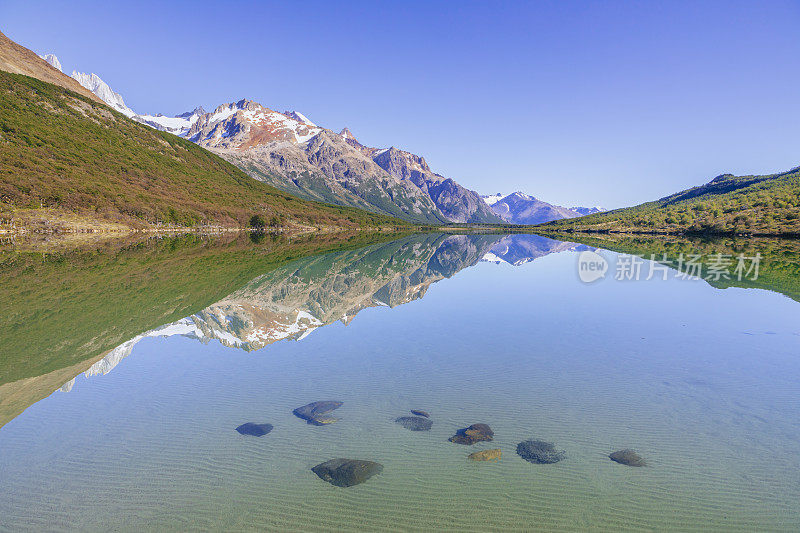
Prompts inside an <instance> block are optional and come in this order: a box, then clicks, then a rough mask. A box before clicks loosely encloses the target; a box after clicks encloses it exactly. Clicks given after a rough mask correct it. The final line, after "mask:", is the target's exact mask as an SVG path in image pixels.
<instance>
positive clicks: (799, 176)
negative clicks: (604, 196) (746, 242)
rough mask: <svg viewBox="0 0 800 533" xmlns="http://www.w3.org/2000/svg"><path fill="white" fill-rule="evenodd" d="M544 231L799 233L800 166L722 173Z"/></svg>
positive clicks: (553, 226)
mask: <svg viewBox="0 0 800 533" xmlns="http://www.w3.org/2000/svg"><path fill="white" fill-rule="evenodd" d="M544 227H546V228H552V229H553V230H558V231H589V232H598V231H599V232H624V233H667V234H687V233H695V234H728V235H734V234H743V235H800V167H798V168H795V169H792V170H790V171H788V172H783V173H780V174H772V175H768V176H733V175H731V174H723V175H721V176H717V177H716V178H714V179H713V180H712V181H711V182H709V183H707V184H706V185H702V186H700V187H693V188H691V189H688V190H686V191H682V192H679V193H677V194H673V195H671V196H667V197H665V198H662V199H660V200H657V201H655V202H648V203H645V204H641V205H638V206H635V207H629V208H625V209H616V210H614V211H608V212H605V213H598V214H594V215H589V216H585V217H581V218H576V219H566V220H557V221H555V222H551V223H549V224H547V225H545V226H544Z"/></svg>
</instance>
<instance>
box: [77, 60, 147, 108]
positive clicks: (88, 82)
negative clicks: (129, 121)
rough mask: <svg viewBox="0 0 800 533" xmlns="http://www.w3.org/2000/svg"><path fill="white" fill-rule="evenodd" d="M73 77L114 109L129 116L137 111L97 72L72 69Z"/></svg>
mask: <svg viewBox="0 0 800 533" xmlns="http://www.w3.org/2000/svg"><path fill="white" fill-rule="evenodd" d="M72 78H73V79H75V80H76V81H77V82H78V83H80V84H81V85H83V86H84V87H86V88H87V89H89V90H90V91H92V92H93V93H94V94H96V95H97V96H98V97H99V98H100V99H101V100H102V101H104V102H105V103H107V104H108V105H109V106H111V107H112V108H113V109H116V110H117V111H119V112H120V113H122V114H123V115H125V116H127V117H133V116H134V115H135V114H136V113H134V112H133V110H132V109H131V108H129V107H128V106H126V105H125V101H124V100H123V99H122V96H121V95H120V94H119V93H115V92H114V91H113V90H111V87H109V86H108V84H107V83H106V82H104V81H103V80H102V79H101V78H100V76H98V75H97V74H94V73H92V74H86V73H84V72H77V71H75V70H73V71H72Z"/></svg>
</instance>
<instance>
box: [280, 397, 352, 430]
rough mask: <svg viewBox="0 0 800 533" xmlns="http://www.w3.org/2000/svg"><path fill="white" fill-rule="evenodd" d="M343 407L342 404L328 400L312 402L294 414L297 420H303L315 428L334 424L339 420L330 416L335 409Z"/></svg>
mask: <svg viewBox="0 0 800 533" xmlns="http://www.w3.org/2000/svg"><path fill="white" fill-rule="evenodd" d="M341 406H342V402H336V401H333V400H327V401H322V402H311V403H309V404H306V405H304V406H302V407H298V408H297V409H295V410H294V411H292V413H293V414H294V416H296V417H297V418H302V419H303V420H305V421H306V422H307V423H309V424H313V425H315V426H324V425H325V424H333V423H334V422H336V421H337V420H338V418H334V417H332V416H328V415H327V413H330V412H331V411H333V410H334V409H338V408H339V407H341Z"/></svg>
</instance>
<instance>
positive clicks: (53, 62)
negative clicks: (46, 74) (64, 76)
mask: <svg viewBox="0 0 800 533" xmlns="http://www.w3.org/2000/svg"><path fill="white" fill-rule="evenodd" d="M39 57H41V58H42V59H44V60H45V61H47V62H48V63H50V66H51V67H53V68H54V69H57V70H58V71H59V72H64V69H62V68H61V62H60V61H59V60H58V58H57V57H56V55H55V54H39Z"/></svg>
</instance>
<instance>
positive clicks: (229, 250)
mask: <svg viewBox="0 0 800 533" xmlns="http://www.w3.org/2000/svg"><path fill="white" fill-rule="evenodd" d="M260 237H261V238H263V241H262V242H260V243H258V244H256V245H254V244H253V242H251V239H250V238H249V236H248V235H244V234H237V235H236V236H235V237H234V238H233V239H232V240H225V239H210V240H209V239H201V238H199V237H197V236H193V235H187V236H181V237H174V238H167V239H152V240H149V241H145V242H139V243H134V244H128V245H121V244H120V243H119V242H116V241H114V242H110V243H107V244H105V245H103V247H102V248H99V249H89V250H84V251H80V252H76V253H63V254H61V253H57V254H50V255H44V254H41V253H27V252H16V251H5V252H0V271H2V272H3V275H2V276H1V277H0V307H2V308H3V309H4V310H5V311H4V313H3V315H2V318H0V354H1V356H0V384H3V383H7V382H11V381H16V380H19V379H23V378H28V377H33V376H40V375H43V374H46V373H49V372H53V371H56V370H58V369H62V368H65V367H69V366H72V365H74V364H76V363H79V362H80V361H84V360H86V359H90V358H92V357H96V356H98V355H100V354H102V353H104V352H106V351H108V350H110V349H112V348H114V347H116V346H118V345H119V344H121V343H122V342H125V341H126V340H128V339H130V338H132V337H134V336H136V335H138V334H139V333H142V332H143V331H147V330H150V329H152V328H154V327H157V326H161V325H163V324H165V323H169V322H173V321H175V320H178V319H180V318H183V317H185V316H188V315H191V314H193V313H196V312H197V311H199V310H201V309H203V308H205V307H207V306H208V305H210V304H212V303H214V302H216V301H218V300H220V299H221V298H223V297H225V296H227V295H228V294H230V293H231V292H233V291H235V290H236V289H239V288H240V287H242V286H243V285H245V284H246V283H247V282H249V281H250V280H252V279H253V278H255V277H256V276H258V275H261V274H264V273H265V272H269V271H271V270H273V269H275V268H277V267H279V266H281V265H283V264H285V263H287V262H289V261H293V260H296V259H298V258H301V257H306V256H309V255H314V254H318V253H323V252H329V251H333V250H342V249H352V248H357V247H361V246H365V245H367V244H370V243H372V242H376V241H385V240H387V239H396V238H397V234H376V233H372V232H369V233H365V232H355V233H349V234H348V233H345V232H338V233H335V234H329V235H327V236H321V237H313V238H312V237H308V238H305V239H301V240H297V239H295V240H293V241H292V242H291V243H290V242H287V241H285V240H281V239H280V238H278V237H275V236H271V235H265V236H260Z"/></svg>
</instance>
